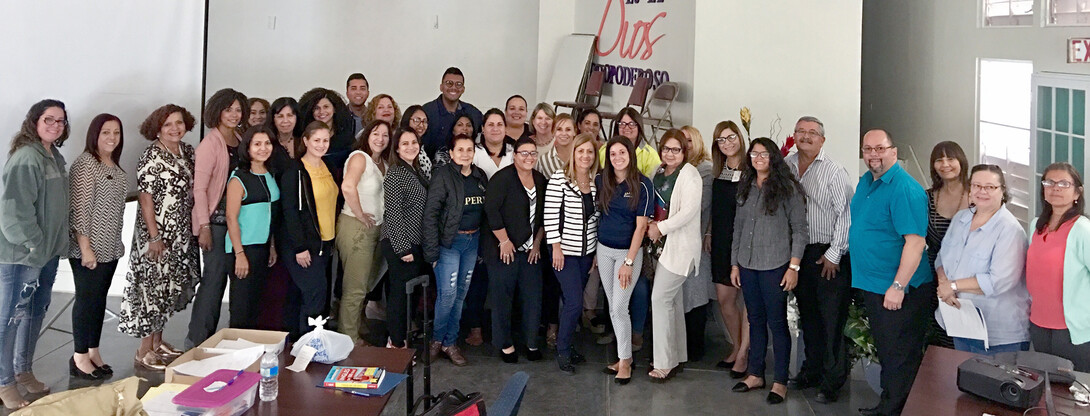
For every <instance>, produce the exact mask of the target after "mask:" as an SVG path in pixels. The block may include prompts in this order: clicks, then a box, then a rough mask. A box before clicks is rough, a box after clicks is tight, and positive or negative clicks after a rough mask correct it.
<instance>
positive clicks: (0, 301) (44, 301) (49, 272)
mask: <svg viewBox="0 0 1090 416" xmlns="http://www.w3.org/2000/svg"><path fill="white" fill-rule="evenodd" d="M59 261H60V257H54V258H52V259H50V260H49V261H47V262H46V263H45V266H42V267H31V266H24V265H21V264H0V324H2V325H0V386H7V385H9V384H11V383H14V382H15V374H16V373H26V372H29V371H30V369H31V364H32V363H33V360H34V347H35V346H36V345H37V343H38V333H39V332H40V331H41V329H42V321H43V320H45V312H46V311H47V310H49V301H50V300H51V299H52V298H53V281H54V280H56V278H57V263H58V262H59Z"/></svg>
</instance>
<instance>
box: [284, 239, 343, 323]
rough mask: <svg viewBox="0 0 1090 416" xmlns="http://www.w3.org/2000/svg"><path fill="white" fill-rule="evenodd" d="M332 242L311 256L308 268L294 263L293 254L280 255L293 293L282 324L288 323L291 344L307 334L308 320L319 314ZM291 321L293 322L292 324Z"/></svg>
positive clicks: (322, 303)
mask: <svg viewBox="0 0 1090 416" xmlns="http://www.w3.org/2000/svg"><path fill="white" fill-rule="evenodd" d="M332 252H333V240H330V241H324V242H322V250H321V253H322V254H321V255H319V254H318V253H315V252H311V253H310V266H309V267H302V266H300V265H299V262H298V261H296V260H295V253H290V252H283V251H281V252H280V258H282V259H283V263H284V266H285V267H287V269H288V274H289V275H291V282H292V283H293V284H292V286H293V287H292V289H291V290H290V292H291V293H289V295H290V296H289V298H288V304H287V306H285V311H284V320H285V321H288V322H289V325H290V326H289V328H290V329H289V331H288V332H289V333H290V337H291V339H292V340H293V341H294V340H296V339H299V337H301V336H303V334H305V333H307V332H310V330H311V329H313V328H311V326H310V324H309V323H307V318H312V317H316V316H319V315H321V314H322V309H323V308H324V307H325V305H326V303H327V302H326V298H327V294H328V293H329V290H328V289H327V287H326V267H327V266H328V265H329V261H330V259H331V258H332ZM291 321H294V322H291Z"/></svg>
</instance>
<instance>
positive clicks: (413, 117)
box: [390, 98, 454, 179]
mask: <svg viewBox="0 0 1090 416" xmlns="http://www.w3.org/2000/svg"><path fill="white" fill-rule="evenodd" d="M391 100H392V98H391ZM394 108H397V104H396V103H395V104H394ZM390 126H393V127H399V128H401V129H402V130H412V131H414V132H416V137H424V132H426V131H428V114H427V113H425V112H424V107H423V106H421V105H419V104H413V105H410V106H409V108H407V109H405V116H404V117H401V124H400V125H398V124H391V125H390ZM450 137H454V136H453V135H451V136H450ZM448 156H449V155H448ZM437 158H438V156H437ZM416 159H417V162H419V163H420V172H421V173H423V174H424V179H431V171H432V168H433V167H434V164H433V163H432V160H431V159H430V158H428V152H424V151H421V152H420V156H417V157H416Z"/></svg>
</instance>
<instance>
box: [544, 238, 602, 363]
mask: <svg viewBox="0 0 1090 416" xmlns="http://www.w3.org/2000/svg"><path fill="white" fill-rule="evenodd" d="M545 261H547V262H548V263H549V264H550V266H549V267H552V260H551V259H546V260H545ZM592 264H594V255H593V254H588V255H586V256H564V268H563V269H560V270H557V271H556V273H555V274H556V280H557V281H558V282H559V283H560V297H561V299H563V300H564V306H563V307H562V308H561V310H560V319H559V320H560V330H559V331H558V332H557V334H556V352H557V354H560V355H562V356H565V357H570V356H571V344H572V338H574V337H575V327H576V325H578V324H579V315H580V314H581V313H582V312H583V311H582V310H581V309H582V308H583V287H584V286H586V284H587V276H588V275H589V273H590V266H591V265H592Z"/></svg>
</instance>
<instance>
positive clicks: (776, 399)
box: [765, 391, 783, 404]
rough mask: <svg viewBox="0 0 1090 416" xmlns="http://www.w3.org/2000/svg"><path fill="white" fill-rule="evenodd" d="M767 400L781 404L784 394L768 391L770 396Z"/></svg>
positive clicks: (769, 402)
mask: <svg viewBox="0 0 1090 416" xmlns="http://www.w3.org/2000/svg"><path fill="white" fill-rule="evenodd" d="M765 402H767V403H768V404H780V403H783V396H780V395H779V394H776V392H772V391H770V392H768V397H765Z"/></svg>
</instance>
